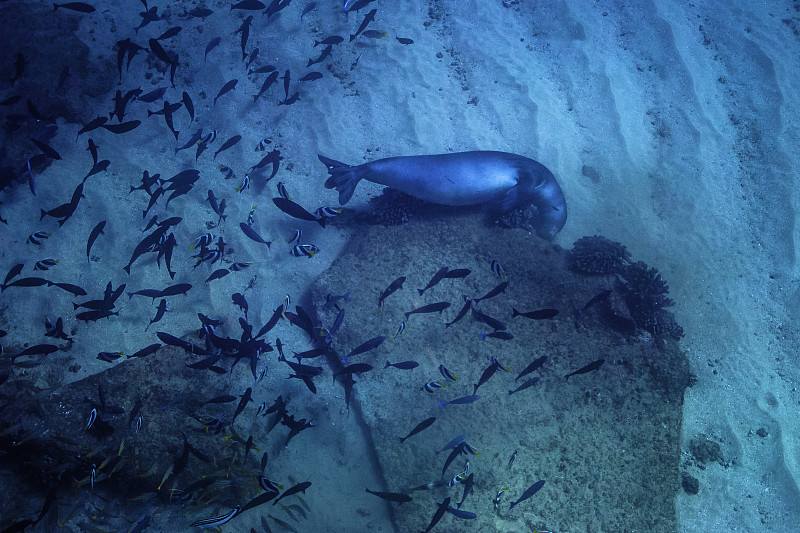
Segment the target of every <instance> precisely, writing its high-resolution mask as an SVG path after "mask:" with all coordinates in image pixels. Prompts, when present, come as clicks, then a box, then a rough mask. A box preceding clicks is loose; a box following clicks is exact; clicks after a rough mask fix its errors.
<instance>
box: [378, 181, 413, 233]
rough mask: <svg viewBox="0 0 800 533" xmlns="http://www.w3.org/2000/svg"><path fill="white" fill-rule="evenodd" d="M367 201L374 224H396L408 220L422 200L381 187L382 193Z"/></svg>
mask: <svg viewBox="0 0 800 533" xmlns="http://www.w3.org/2000/svg"><path fill="white" fill-rule="evenodd" d="M369 203H370V212H371V214H372V220H373V221H374V223H375V224H380V225H382V226H396V225H398V224H403V223H405V222H408V220H409V219H410V218H411V217H412V216H413V215H414V213H416V212H417V211H418V210H419V208H420V207H421V206H422V204H423V201H422V200H419V199H417V198H414V197H413V196H409V195H407V194H405V193H403V192H400V191H398V190H395V189H391V188H389V187H386V188H385V189H383V194H381V195H380V196H376V197H375V198H373V199H371V200H370V201H369Z"/></svg>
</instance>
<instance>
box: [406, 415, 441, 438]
mask: <svg viewBox="0 0 800 533" xmlns="http://www.w3.org/2000/svg"><path fill="white" fill-rule="evenodd" d="M434 422H436V417H435V416H432V417H430V418H426V419H425V420H423V421H422V422H420V423H419V424H417V425H416V427H414V429H412V430H411V432H410V433H409V434H408V435H406V436H405V437H400V442H405V441H406V439H408V438H409V437H413V436H414V435H416V434H417V433H419V432H420V431H422V430H424V429H427V428H429V427H430V426H431V424H433V423H434Z"/></svg>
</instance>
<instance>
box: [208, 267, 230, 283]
mask: <svg viewBox="0 0 800 533" xmlns="http://www.w3.org/2000/svg"><path fill="white" fill-rule="evenodd" d="M230 273H231V271H230V270H228V269H227V268H220V269H217V270H215V271H214V272H212V273H211V275H210V276H208V278H207V279H206V283H208V282H209V281H214V280H215V279H220V278H224V277H225V276H227V275H228V274H230Z"/></svg>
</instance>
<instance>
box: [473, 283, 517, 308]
mask: <svg viewBox="0 0 800 533" xmlns="http://www.w3.org/2000/svg"><path fill="white" fill-rule="evenodd" d="M506 288H508V282H507V281H504V282H502V283H500V285H498V286H497V287H495V288H494V289H492V290H490V291H489V292H487V293H486V294H484V295H483V296H481V297H480V298H475V299H473V300H472V301H473V302H475V303H476V304H477V303H478V302H480V301H481V300H488V299H489V298H494V297H495V296H497V295H498V294H500V293H503V292H505V291H506Z"/></svg>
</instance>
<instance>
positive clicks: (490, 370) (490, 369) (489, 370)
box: [472, 356, 508, 394]
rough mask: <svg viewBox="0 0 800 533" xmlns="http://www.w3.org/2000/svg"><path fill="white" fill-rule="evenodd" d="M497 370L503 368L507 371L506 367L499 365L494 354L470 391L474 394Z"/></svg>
mask: <svg viewBox="0 0 800 533" xmlns="http://www.w3.org/2000/svg"><path fill="white" fill-rule="evenodd" d="M498 370H505V371H506V372H508V367H505V366H503V365H501V364H500V362H499V361H498V360H497V358H496V357H495V356H492V362H491V363H490V364H489V366H487V367H486V368H485V369H484V371H483V374H481V377H480V379H479V380H478V383H476V384H475V385H474V387H475V388H474V390H473V391H472V393H473V394H475V393H476V392H478V388H480V386H481V385H483V384H484V383H486V382H487V381H489V380H490V379H491V377H492V376H494V374H495V372H497V371H498Z"/></svg>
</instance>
